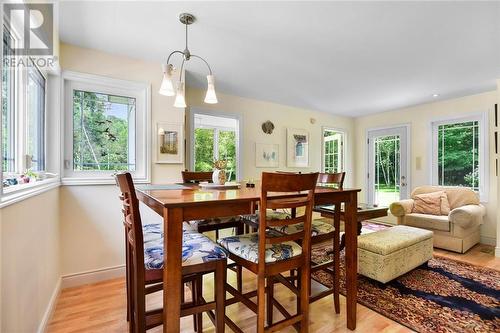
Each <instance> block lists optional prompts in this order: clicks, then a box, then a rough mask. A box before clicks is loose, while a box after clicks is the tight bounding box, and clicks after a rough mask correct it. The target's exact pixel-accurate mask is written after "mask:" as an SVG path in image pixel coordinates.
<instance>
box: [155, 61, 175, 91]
mask: <svg viewBox="0 0 500 333" xmlns="http://www.w3.org/2000/svg"><path fill="white" fill-rule="evenodd" d="M162 68H163V80H162V81H161V86H160V90H159V91H158V92H159V93H160V94H162V95H165V96H174V95H175V91H174V84H173V83H172V74H173V71H174V67H173V66H172V65H170V64H168V65H165V64H163V65H162Z"/></svg>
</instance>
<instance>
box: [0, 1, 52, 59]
mask: <svg viewBox="0 0 500 333" xmlns="http://www.w3.org/2000/svg"><path fill="white" fill-rule="evenodd" d="M3 6H4V13H5V20H7V22H6V26H7V28H8V29H9V30H10V32H11V33H15V34H16V35H17V37H18V39H19V40H18V42H17V43H16V45H15V47H14V50H15V53H16V55H30V56H50V55H53V33H54V31H53V30H54V24H53V4H51V3H4V5H3Z"/></svg>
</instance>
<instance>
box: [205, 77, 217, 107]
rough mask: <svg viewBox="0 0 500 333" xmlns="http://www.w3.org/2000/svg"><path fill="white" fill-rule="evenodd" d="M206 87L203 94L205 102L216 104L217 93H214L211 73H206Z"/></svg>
mask: <svg viewBox="0 0 500 333" xmlns="http://www.w3.org/2000/svg"><path fill="white" fill-rule="evenodd" d="M207 81H208V87H207V94H206V95H205V103H207V104H217V95H216V94H215V84H214V83H215V79H214V76H213V75H207Z"/></svg>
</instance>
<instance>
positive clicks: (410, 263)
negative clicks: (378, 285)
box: [358, 225, 433, 283]
mask: <svg viewBox="0 0 500 333" xmlns="http://www.w3.org/2000/svg"><path fill="white" fill-rule="evenodd" d="M432 249H433V248H432V231H429V230H425V229H419V228H414V227H408V226H403V225H398V226H394V227H392V228H388V229H385V230H381V231H377V232H372V233H368V234H364V235H360V236H359V237H358V273H359V274H362V275H364V276H366V277H369V278H371V279H374V280H377V281H379V282H382V283H386V282H389V281H391V280H393V279H395V278H397V277H398V276H401V275H403V274H404V273H407V272H409V271H411V270H412V269H414V268H416V267H418V266H420V265H422V264H424V263H426V262H427V261H429V259H431V258H432Z"/></svg>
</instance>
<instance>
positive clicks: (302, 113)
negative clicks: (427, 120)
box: [186, 88, 354, 184]
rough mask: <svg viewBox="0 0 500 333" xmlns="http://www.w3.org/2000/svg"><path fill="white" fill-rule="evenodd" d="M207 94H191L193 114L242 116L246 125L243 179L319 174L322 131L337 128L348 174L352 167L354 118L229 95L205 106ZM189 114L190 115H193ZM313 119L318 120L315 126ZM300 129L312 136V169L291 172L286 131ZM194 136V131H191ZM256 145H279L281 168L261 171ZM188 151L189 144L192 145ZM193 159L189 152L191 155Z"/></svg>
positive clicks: (190, 92) (242, 159) (199, 92)
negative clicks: (269, 129)
mask: <svg viewBox="0 0 500 333" xmlns="http://www.w3.org/2000/svg"><path fill="white" fill-rule="evenodd" d="M204 94H205V91H203V90H199V89H193V88H190V89H188V90H187V96H186V98H187V103H188V105H189V106H190V110H193V111H195V110H210V111H212V112H218V113H222V114H224V113H230V114H235V115H238V116H240V118H241V120H242V124H243V145H242V150H243V154H242V155H241V158H240V159H241V163H242V165H243V175H242V179H243V180H245V179H260V175H261V173H262V171H276V170H295V171H319V170H321V144H322V143H321V135H322V127H324V126H325V127H334V128H338V129H343V130H345V131H346V134H347V139H346V144H347V149H346V151H347V157H346V170H350V169H351V168H350V166H351V165H352V149H351V147H352V134H353V125H354V120H353V118H348V117H340V116H334V115H331V114H328V113H324V112H316V111H312V110H305V109H300V108H295V107H291V106H286V105H280V104H275V103H270V102H264V101H259V100H254V99H248V98H242V97H238V96H231V95H225V94H220V93H219V94H218V95H217V97H218V100H219V103H217V104H205V103H204V102H203V98H204V97H205V95H204ZM190 110H188V115H189V112H191V111H190ZM311 118H313V119H314V120H315V122H314V124H311ZM266 120H270V121H272V122H273V123H274V126H275V128H274V131H273V133H272V134H265V133H264V132H263V131H262V128H261V126H262V123H263V122H265V121H266ZM287 128H299V129H305V130H307V131H308V132H309V136H310V139H309V140H310V143H309V167H308V168H287V167H286V129H287ZM187 132H188V133H189V132H191V131H190V130H188V131H187ZM255 143H273V144H279V167H278V168H271V169H266V168H257V167H255ZM187 146H188V147H189V146H190V145H189V141H188V145H187ZM188 155H189V152H188ZM351 179H352V173H348V175H347V179H346V184H350V182H351Z"/></svg>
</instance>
